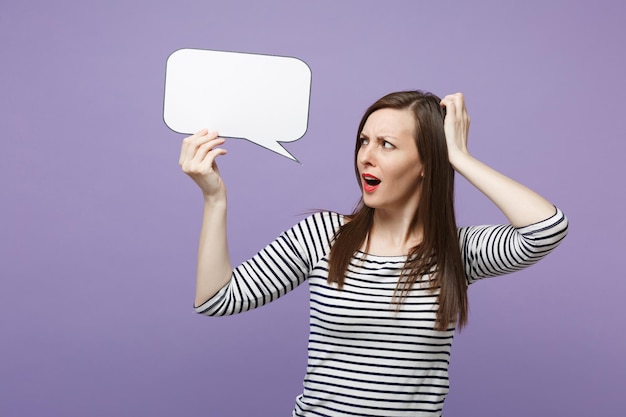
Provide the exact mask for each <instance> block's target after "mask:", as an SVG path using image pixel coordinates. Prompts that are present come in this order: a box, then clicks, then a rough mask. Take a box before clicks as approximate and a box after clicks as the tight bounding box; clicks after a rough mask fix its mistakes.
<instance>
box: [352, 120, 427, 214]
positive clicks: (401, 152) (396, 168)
mask: <svg viewBox="0 0 626 417" xmlns="http://www.w3.org/2000/svg"><path fill="white" fill-rule="evenodd" d="M414 132H415V119H414V117H413V114H412V113H411V111H410V110H406V109H405V110H396V109H380V110H376V111H375V112H374V113H372V114H371V115H370V116H369V117H368V118H367V120H366V122H365V125H364V126H363V130H362V131H361V135H360V140H361V147H360V148H359V151H358V153H357V167H358V170H359V175H360V177H361V189H362V190H363V201H364V203H365V204H366V205H367V206H369V207H372V208H375V209H392V210H395V209H403V208H408V209H409V210H411V211H414V210H415V209H416V208H417V204H418V202H419V191H420V184H421V177H422V172H423V167H422V163H421V161H420V157H419V154H418V152H417V145H416V143H415V139H414V137H413V134H414ZM407 205H410V206H411V207H407Z"/></svg>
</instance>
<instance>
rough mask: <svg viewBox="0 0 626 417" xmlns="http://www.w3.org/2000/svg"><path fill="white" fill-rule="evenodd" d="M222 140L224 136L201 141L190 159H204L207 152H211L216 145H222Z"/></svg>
mask: <svg viewBox="0 0 626 417" xmlns="http://www.w3.org/2000/svg"><path fill="white" fill-rule="evenodd" d="M224 142H226V139H224V138H215V139H213V140H210V141H208V142H205V143H203V144H202V145H200V146H199V147H198V150H197V151H196V154H195V155H194V157H193V159H192V161H193V162H195V163H201V162H202V161H204V159H205V158H206V156H207V155H208V154H209V152H211V151H212V150H213V149H214V148H215V147H216V146H220V145H223V144H224Z"/></svg>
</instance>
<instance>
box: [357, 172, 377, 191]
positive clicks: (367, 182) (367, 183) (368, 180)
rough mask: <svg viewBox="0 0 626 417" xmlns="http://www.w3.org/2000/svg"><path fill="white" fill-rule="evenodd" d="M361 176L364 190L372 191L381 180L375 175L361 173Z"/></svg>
mask: <svg viewBox="0 0 626 417" xmlns="http://www.w3.org/2000/svg"><path fill="white" fill-rule="evenodd" d="M361 178H363V181H364V184H363V189H364V190H365V191H366V192H372V191H374V190H375V189H376V188H377V187H378V185H379V184H380V182H381V181H380V180H379V179H378V178H376V177H375V176H373V175H371V174H363V175H361Z"/></svg>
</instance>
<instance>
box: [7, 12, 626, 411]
mask: <svg viewBox="0 0 626 417" xmlns="http://www.w3.org/2000/svg"><path fill="white" fill-rule="evenodd" d="M625 17H626V3H624V2H622V1H606V0H605V1H517V2H516V1H495V0H494V1H437V2H426V1H389V2H382V1H376V2H372V1H309V2H294V1H264V2H254V1H229V2H226V1H220V2H217V1H200V0H184V1H177V2H165V1H157V2H153V1H123V2H122V1H106V2H105V1H101V2H94V1H67V0H59V1H55V2H46V1H24V2H18V1H6V0H4V1H2V3H0V45H1V51H2V58H1V61H0V62H1V63H0V103H1V104H0V126H1V128H2V130H1V132H2V139H1V141H0V190H1V192H2V203H1V205H0V235H1V236H2V239H0V277H1V282H2V289H1V290H0V332H1V335H2V339H1V341H0V415H1V416H51V417H52V416H64V417H67V416H112V415H115V416H146V415H150V416H174V415H202V416H246V415H248V416H250V415H252V416H281V415H283V416H285V415H290V413H291V409H292V407H293V403H294V398H295V396H296V395H297V394H298V393H299V392H300V391H301V387H302V377H303V375H304V371H305V364H306V343H307V330H308V329H307V326H308V317H307V298H308V294H307V289H306V285H304V286H302V287H301V288H299V289H297V290H296V291H294V292H293V293H290V294H289V295H288V296H287V297H284V298H282V299H281V300H278V301H277V302H275V303H273V304H272V305H269V306H266V307H263V308H261V309H259V310H255V311H254V312H250V313H245V314H243V315H240V316H235V317H227V318H218V319H213V318H206V317H202V316H197V315H195V314H194V313H193V310H192V301H193V286H194V270H195V261H194V257H195V251H196V242H197V236H198V229H199V224H200V214H201V206H202V203H201V196H200V193H199V191H198V190H197V189H196V187H195V185H194V184H193V183H192V182H191V181H190V180H188V179H187V178H186V177H185V176H184V175H183V174H182V173H181V172H180V170H179V168H178V165H177V160H178V151H179V146H180V140H181V139H182V137H181V136H180V135H177V134H175V133H173V132H172V131H170V130H169V129H168V128H167V127H166V126H165V124H164V122H163V120H162V105H163V87H164V77H165V73H164V71H165V62H166V59H167V57H168V55H169V54H170V53H171V52H173V51H175V50H176V49H179V48H200V49H217V50H227V51H239V52H250V53H262V54H270V55H283V56H295V57H298V58H300V59H302V60H304V61H305V62H307V63H308V65H309V66H310V67H311V69H312V73H313V84H312V96H311V106H310V119H309V128H308V131H307V133H306V135H305V136H304V138H303V139H302V140H300V141H298V142H294V143H291V144H287V145H286V147H287V149H288V150H289V151H290V152H292V153H293V154H294V155H295V156H296V157H297V158H298V159H299V160H300V161H301V164H297V163H294V162H292V161H290V160H288V159H286V158H284V157H280V156H278V155H276V154H274V153H272V152H269V151H265V150H263V149H261V148H260V147H258V146H257V145H254V144H251V143H249V142H247V141H242V140H230V141H229V142H228V150H229V154H228V155H227V156H226V157H223V158H221V159H220V168H221V170H222V174H223V177H224V178H225V181H226V183H227V186H228V191H229V202H230V207H229V210H230V211H229V236H230V237H229V239H230V247H231V257H232V260H233V262H234V263H238V262H240V261H243V260H244V259H246V258H248V257H249V256H251V255H253V254H254V253H255V252H256V251H257V250H258V249H260V248H261V247H262V246H264V245H265V244H266V243H268V242H269V241H270V240H272V239H273V238H274V237H275V236H276V235H278V234H279V233H280V232H281V231H282V230H284V229H286V228H288V227H290V226H291V225H293V224H294V223H296V222H297V221H298V220H299V219H301V218H302V217H303V215H304V214H305V213H306V212H307V211H308V210H311V209H318V208H325V209H333V210H337V211H343V212H346V211H350V210H351V208H352V207H353V204H354V203H355V202H356V200H357V198H358V189H357V186H356V182H355V180H354V177H353V172H352V162H351V160H352V155H351V154H352V147H353V140H354V139H353V138H354V134H355V129H356V126H357V124H358V120H359V117H360V115H361V114H362V112H363V111H364V109H365V108H366V107H367V106H368V105H369V104H370V103H371V102H372V101H374V100H375V99H377V98H378V97H379V96H381V95H383V94H385V93H387V92H390V91H395V90H399V89H413V88H422V89H427V90H430V91H433V92H435V93H437V94H439V95H445V94H447V93H450V92H456V91H463V92H464V93H465V94H466V97H467V102H468V108H469V111H470V115H471V117H472V128H471V135H470V149H471V150H472V152H473V154H474V155H475V156H477V157H478V158H479V159H481V160H483V161H485V162H487V163H488V164H490V165H492V166H493V167H495V168H497V169H499V170H501V171H503V172H504V173H506V174H507V175H509V176H511V177H513V178H515V179H518V180H520V181H521V182H523V183H525V184H527V185H529V186H530V187H532V188H534V189H536V190H537V191H539V192H540V193H542V194H544V195H546V196H547V197H548V198H549V199H550V200H551V201H553V202H554V203H555V204H556V205H557V206H559V207H560V208H562V209H563V210H564V211H565V212H566V214H567V215H568V217H569V219H570V234H569V236H568V238H567V239H566V241H565V242H564V243H563V244H562V245H561V247H559V248H558V249H557V250H556V251H555V253H553V254H552V255H551V256H550V257H548V258H547V259H546V260H544V261H543V262H541V263H540V264H538V265H536V266H535V267H532V268H531V269H528V270H525V271H523V272H519V273H516V274H514V275H510V276H506V277H501V278H496V279H491V280H488V281H484V282H480V283H477V284H476V285H473V286H472V288H471V289H470V303H471V315H470V325H469V327H468V328H467V329H466V330H464V331H463V332H462V333H461V334H460V335H457V338H456V341H455V345H454V347H453V355H452V365H451V370H450V374H451V393H450V395H449V396H448V399H447V400H446V405H445V409H444V411H445V415H446V417H450V416H452V417H454V416H509V417H528V416H548V415H550V416H568V417H577V416H581V417H582V416H585V417H588V416H600V415H601V416H621V415H623V410H624V409H625V408H626V399H625V396H624V389H625V387H626V384H625V379H626V378H625V377H626V361H625V360H624V352H626V338H625V337H624V331H623V321H624V320H623V319H624V315H625V313H626V308H625V307H624V301H623V300H624V295H625V293H626V283H625V281H626V280H625V279H624V278H625V274H624V268H623V266H621V265H618V262H620V261H621V260H622V259H623V257H624V249H625V244H624V238H623V235H624V233H623V229H624V227H625V226H626V224H625V220H624V216H623V212H624V209H626V202H625V194H626V193H625V192H624V184H623V183H624V179H625V178H624V174H623V166H622V164H623V160H624V151H625V150H626V146H625V145H624V129H623V117H624V114H625V113H626V100H624V93H625V91H626V89H625V86H626V85H625V84H626V83H625V81H624V74H626V57H625V53H624V41H625V40H626V25H624V18H625ZM457 184H458V191H457V200H458V206H457V212H458V217H459V223H460V224H476V223H494V222H503V221H504V218H503V216H502V215H501V214H500V213H499V212H498V211H497V209H496V208H494V207H493V206H492V204H491V203H490V202H489V201H487V200H486V199H485V198H484V197H483V196H482V195H480V193H479V192H477V191H476V190H474V189H473V188H472V187H471V186H470V185H468V184H467V182H465V180H463V179H459V180H458V182H457ZM620 323H622V324H620Z"/></svg>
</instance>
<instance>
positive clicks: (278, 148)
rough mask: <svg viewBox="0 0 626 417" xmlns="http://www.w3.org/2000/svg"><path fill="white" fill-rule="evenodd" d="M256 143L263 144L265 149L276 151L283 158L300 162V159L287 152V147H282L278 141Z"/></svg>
mask: <svg viewBox="0 0 626 417" xmlns="http://www.w3.org/2000/svg"><path fill="white" fill-rule="evenodd" d="M258 145H261V146H263V147H264V148H266V149H269V150H270V151H272V152H276V153H277V154H279V155H282V156H284V157H285V158H289V159H291V160H292V161H295V162H297V163H300V161H298V159H297V158H296V157H295V156H293V155H292V154H290V153H289V151H288V150H287V149H285V148H284V147H283V145H281V144H280V142H275V141H274V142H263V143H262V144H260V143H258Z"/></svg>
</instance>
